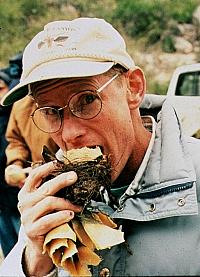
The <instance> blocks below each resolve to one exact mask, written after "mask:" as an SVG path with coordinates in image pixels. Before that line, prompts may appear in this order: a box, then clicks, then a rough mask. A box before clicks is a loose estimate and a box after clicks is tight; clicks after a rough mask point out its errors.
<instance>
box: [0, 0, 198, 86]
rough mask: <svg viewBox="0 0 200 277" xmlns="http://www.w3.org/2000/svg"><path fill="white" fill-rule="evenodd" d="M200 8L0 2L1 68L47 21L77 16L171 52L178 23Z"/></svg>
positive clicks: (126, 2)
mask: <svg viewBox="0 0 200 277" xmlns="http://www.w3.org/2000/svg"><path fill="white" fill-rule="evenodd" d="M199 4H200V0H93V1H91V0H84V1H83V0H43V1H41V0H34V1H30V0H17V1H16V0H6V1H5V0H0V28H1V29H0V66H4V65H6V64H7V63H8V60H9V58H10V57H11V56H13V55H14V54H16V53H17V52H19V51H23V49H24V47H25V45H26V44H27V43H28V41H29V40H30V39H31V38H32V37H33V36H34V35H35V34H36V33H37V32H39V31H40V30H41V29H42V28H43V26H44V25H45V24H46V23H48V22H49V21H52V20H61V19H68V20H70V19H73V18H76V17H79V16H89V17H102V18H104V19H106V20H108V21H109V22H111V23H112V24H113V25H114V26H115V27H116V28H118V30H120V31H121V33H122V34H123V35H124V36H125V37H126V38H127V40H128V41H131V40H135V41H137V40H140V41H142V43H143V45H142V47H149V46H151V45H152V44H155V43H159V44H160V47H161V49H162V50H163V51H165V52H174V51H175V48H174V43H173V35H174V34H175V33H176V32H177V23H191V22H192V13H193V11H194V9H195V8H196V7H197V5H199ZM136 44H137V43H136ZM136 44H135V45H136ZM157 86H159V85H158V84H153V85H152V87H155V88H156V87H157ZM157 89H162V88H161V87H157Z"/></svg>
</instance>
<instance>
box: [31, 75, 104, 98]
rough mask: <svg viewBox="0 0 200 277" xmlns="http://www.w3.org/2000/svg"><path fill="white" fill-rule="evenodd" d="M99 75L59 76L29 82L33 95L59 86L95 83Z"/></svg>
mask: <svg viewBox="0 0 200 277" xmlns="http://www.w3.org/2000/svg"><path fill="white" fill-rule="evenodd" d="M99 76H100V75H98V76H89V77H77V78H59V79H51V80H45V81H40V82H36V83H33V84H31V94H32V95H33V96H35V95H36V94H38V93H40V92H47V91H49V89H56V88H58V87H61V86H69V87H70V86H79V84H80V83H82V84H89V83H95V81H97V80H98V79H99V78H98V77H99Z"/></svg>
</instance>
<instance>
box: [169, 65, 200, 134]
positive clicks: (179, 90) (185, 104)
mask: <svg viewBox="0 0 200 277" xmlns="http://www.w3.org/2000/svg"><path fill="white" fill-rule="evenodd" d="M167 97H170V98H171V102H172V103H173V106H174V107H175V108H176V111H177V114H178V116H179V118H180V120H181V123H182V126H183V129H184V131H185V133H186V134H187V135H190V136H195V137H199V138H200V63H196V64H191V65H183V66H180V67H177V68H176V70H175V71H174V73H173V75H172V78H171V80H170V83H169V87H168V90H167Z"/></svg>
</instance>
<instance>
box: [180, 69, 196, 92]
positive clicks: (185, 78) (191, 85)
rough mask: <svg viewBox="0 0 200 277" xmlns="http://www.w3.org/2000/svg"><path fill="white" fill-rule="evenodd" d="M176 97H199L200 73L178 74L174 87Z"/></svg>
mask: <svg viewBox="0 0 200 277" xmlns="http://www.w3.org/2000/svg"><path fill="white" fill-rule="evenodd" d="M176 95H183V96H200V72H199V71H197V72H188V73H182V74H180V76H179V79H178V82H177V87H176Z"/></svg>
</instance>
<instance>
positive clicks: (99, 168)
mask: <svg viewBox="0 0 200 277" xmlns="http://www.w3.org/2000/svg"><path fill="white" fill-rule="evenodd" d="M43 158H44V160H45V161H46V162H48V161H50V160H53V159H54V160H55V156H53V155H52V154H51V153H49V151H48V149H47V148H46V147H44V149H43ZM67 171H75V172H76V173H77V176H78V180H77V182H76V183H75V184H74V185H72V186H69V187H66V188H64V189H62V190H60V191H59V192H58V193H57V194H56V195H57V196H59V197H63V198H66V199H69V200H70V201H71V202H72V203H74V204H77V205H81V206H85V205H87V203H89V202H90V200H91V199H93V200H96V199H98V197H99V195H100V191H101V190H104V189H108V190H109V188H110V186H111V165H110V161H109V157H108V156H105V155H103V154H102V152H101V149H100V147H96V148H88V147H83V148H80V149H72V150H69V151H67V152H66V153H65V154H64V157H63V161H62V162H60V161H58V169H56V170H55V171H54V172H53V174H51V175H50V176H48V179H51V178H52V177H55V176H57V175H58V174H61V173H62V172H67Z"/></svg>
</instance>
